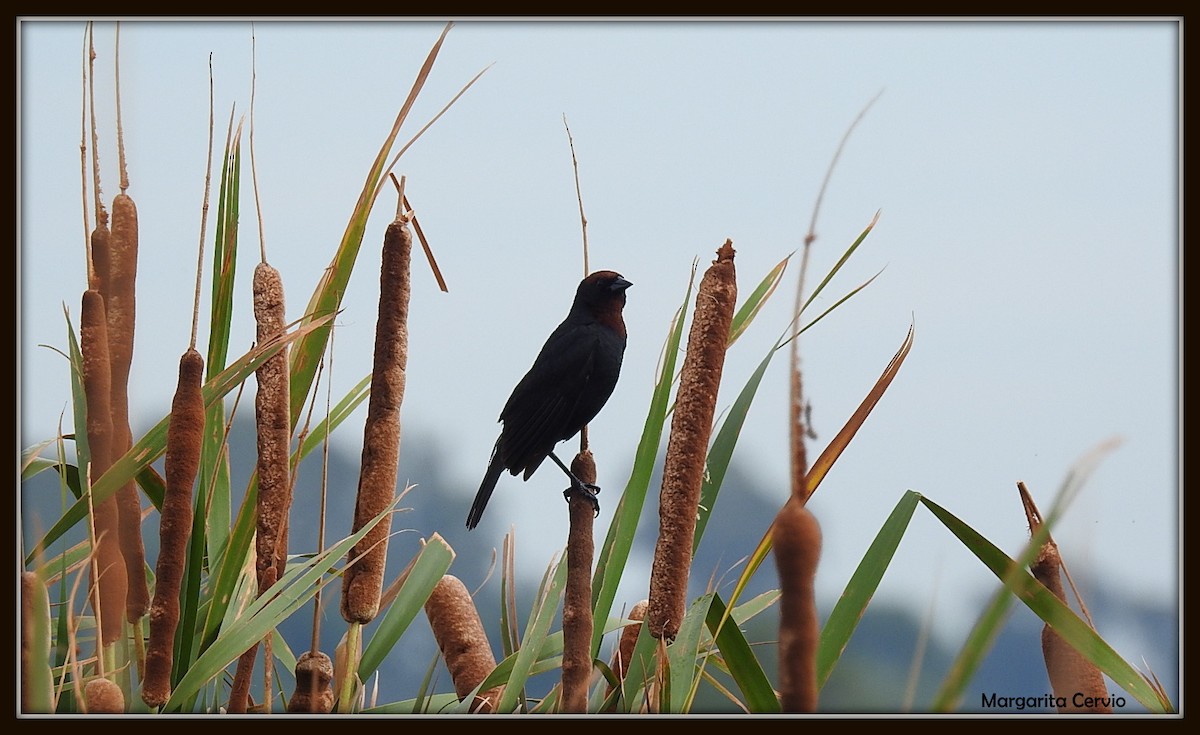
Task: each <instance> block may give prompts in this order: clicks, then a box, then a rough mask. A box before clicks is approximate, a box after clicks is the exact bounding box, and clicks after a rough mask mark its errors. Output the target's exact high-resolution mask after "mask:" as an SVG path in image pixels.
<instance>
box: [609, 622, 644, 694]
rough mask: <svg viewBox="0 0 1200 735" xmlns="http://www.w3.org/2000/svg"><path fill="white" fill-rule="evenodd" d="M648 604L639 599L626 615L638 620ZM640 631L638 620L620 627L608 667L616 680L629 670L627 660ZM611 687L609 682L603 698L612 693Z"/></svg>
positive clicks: (619, 679) (631, 657) (621, 678)
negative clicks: (618, 638) (615, 646)
mask: <svg viewBox="0 0 1200 735" xmlns="http://www.w3.org/2000/svg"><path fill="white" fill-rule="evenodd" d="M648 605H649V601H648V600H640V601H639V602H638V603H637V604H635V605H634V606H633V609H631V610H630V611H629V614H628V615H626V617H627V618H629V619H630V620H638V621H641V620H643V619H645V617H646V607H647V606H648ZM641 633H642V624H641V623H640V622H638V623H630V624H629V625H626V626H625V627H624V628H622V629H621V638H620V640H619V641H618V642H617V648H616V650H615V651H613V656H612V661H611V662H610V664H609V668H611V669H612V670H613V673H614V674H616V676H617V681H625V674H626V672H628V671H629V662H630V661H631V660H632V659H633V649H634V648H635V647H636V646H637V639H638V636H639V635H641ZM613 689H614V687H613V686H612V685H611V684H610V685H609V686H608V688H607V689H606V690H605V692H604V696H605V698H608V696H609V695H611V694H612V693H613Z"/></svg>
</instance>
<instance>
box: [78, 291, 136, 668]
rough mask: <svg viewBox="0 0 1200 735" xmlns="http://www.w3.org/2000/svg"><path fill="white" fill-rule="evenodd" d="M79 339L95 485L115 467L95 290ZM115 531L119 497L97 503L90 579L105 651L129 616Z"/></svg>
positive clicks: (104, 340) (104, 331) (104, 330)
mask: <svg viewBox="0 0 1200 735" xmlns="http://www.w3.org/2000/svg"><path fill="white" fill-rule="evenodd" d="M79 335H80V336H79V342H80V351H81V352H82V354H83V386H84V394H85V395H86V400H87V436H88V448H89V450H90V452H91V472H90V476H91V479H92V483H94V482H95V481H96V480H98V479H100V477H102V476H103V475H104V473H105V472H107V471H108V468H109V466H110V465H111V464H112V409H111V400H110V399H111V393H110V388H111V371H110V367H109V362H108V325H107V322H106V320H105V316H104V297H103V296H101V295H100V292H99V291H96V290H94V289H89V290H87V291H85V292H84V294H83V306H82V310H81V314H80V330H79ZM89 492H90V490H89ZM117 528H118V521H117V499H116V497H115V496H110V497H108V498H107V499H105V500H104V501H103V502H100V503H94V508H93V531H94V534H95V540H96V566H95V569H96V573H95V575H96V576H94V577H93V579H92V590H93V597H92V609H93V610H94V611H95V612H96V616H97V618H98V619H99V621H100V640H101V642H102V643H103V644H104V645H106V646H107V645H109V644H112V643H115V642H116V641H118V640H119V639H120V638H121V634H122V631H121V628H122V625H123V623H124V616H123V615H122V613H123V612H124V610H125V596H126V589H127V581H126V576H125V560H124V559H123V558H122V556H121V547H120V544H119V542H118V534H119V532H118V530H117Z"/></svg>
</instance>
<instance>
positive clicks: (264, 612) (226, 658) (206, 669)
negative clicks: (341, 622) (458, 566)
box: [164, 498, 399, 711]
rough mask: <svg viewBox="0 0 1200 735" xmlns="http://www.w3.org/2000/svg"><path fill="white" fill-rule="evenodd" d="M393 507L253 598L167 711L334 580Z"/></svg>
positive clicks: (196, 667)
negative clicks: (338, 569)
mask: <svg viewBox="0 0 1200 735" xmlns="http://www.w3.org/2000/svg"><path fill="white" fill-rule="evenodd" d="M397 500H399V499H398V498H397ZM394 508H395V502H393V503H392V504H391V505H389V506H388V508H387V509H386V510H385V511H384V512H383V513H380V514H379V515H378V516H376V517H375V518H373V519H372V520H371V522H370V523H368V524H366V525H365V526H364V527H363V528H362V529H361V530H359V532H358V533H355V534H352V535H350V536H347V537H346V538H344V539H342V540H341V541H339V542H337V543H335V544H333V545H332V546H330V547H329V548H328V549H326V550H325V551H323V552H321V553H320V554H317V555H316V556H314V557H313V558H312V559H309V560H308V561H306V562H305V563H303V564H297V565H295V566H294V567H293V568H290V569H288V570H287V572H286V573H285V574H284V575H283V578H282V579H280V580H279V581H278V582H277V583H276V584H275V585H274V586H272V587H271V589H270V590H268V592H267V594H264V595H262V596H260V597H258V598H257V599H255V600H254V601H253V602H251V603H250V604H249V605H248V606H247V607H246V609H245V611H244V612H243V613H242V614H241V615H240V616H238V617H237V619H236V620H235V621H234V622H233V623H232V624H231V625H229V626H228V627H226V628H223V629H222V631H221V635H220V636H219V637H218V638H217V640H216V641H215V642H214V643H213V645H212V646H210V647H209V648H208V649H207V650H206V651H204V653H203V654H201V655H200V656H199V657H198V658H197V659H196V661H195V662H194V663H193V664H192V666H191V667H190V668H189V669H188V670H187V673H186V674H185V675H184V676H183V678H182V679H181V680H180V681H179V683H178V684H177V685H176V687H175V690H174V691H173V692H172V694H171V699H170V701H168V702H167V704H166V705H164V711H178V709H179V707H180V704H181V703H182V702H185V701H188V700H190V699H191V698H192V697H194V696H195V695H196V694H197V693H198V692H199V690H200V689H201V688H202V687H203V686H205V685H206V684H207V682H208V681H209V680H210V679H212V678H213V677H214V676H217V675H219V674H220V673H221V672H222V671H223V670H224V669H225V667H226V666H228V665H229V664H230V663H232V662H233V661H235V660H237V658H238V657H239V656H240V655H241V654H242V653H244V652H245V651H246V650H247V649H249V648H250V646H252V645H253V644H254V643H256V642H258V641H260V640H262V639H263V637H265V636H266V634H267V633H268V632H269V631H271V630H273V629H275V628H277V627H279V625H281V624H282V623H283V621H284V620H286V619H287V618H288V617H289V616H290V615H292V614H293V613H294V612H296V611H297V610H299V609H300V608H301V607H303V606H304V604H305V603H307V602H308V601H309V600H310V599H312V597H313V595H314V594H316V592H317V590H318V589H320V588H321V587H323V586H324V585H326V584H328V583H329V582H330V581H332V580H334V579H336V578H337V575H336V573H334V568H335V567H336V566H337V564H338V562H339V561H341V560H342V559H343V558H344V557H345V555H346V554H347V553H348V552H349V551H350V549H351V547H353V546H354V544H356V543H358V541H359V540H361V539H362V537H363V536H365V535H366V533H367V531H369V530H370V529H371V528H374V526H375V524H376V523H378V522H379V521H380V520H381V519H383V518H384V517H385V516H387V514H389V513H391V512H392V511H393V510H394ZM326 575H329V576H328V577H326Z"/></svg>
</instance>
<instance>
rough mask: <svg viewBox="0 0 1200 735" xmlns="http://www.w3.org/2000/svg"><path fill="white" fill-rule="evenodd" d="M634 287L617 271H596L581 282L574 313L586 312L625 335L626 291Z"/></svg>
mask: <svg viewBox="0 0 1200 735" xmlns="http://www.w3.org/2000/svg"><path fill="white" fill-rule="evenodd" d="M632 285H633V284H632V283H630V282H629V281H627V280H625V278H624V277H622V276H621V274H620V273H617V272H616V271H596V272H595V273H592V274H591V275H589V276H588V277H587V278H584V279H583V280H582V281H580V282H579V288H578V289H576V290H575V303H574V305H573V306H572V311H575V310H579V309H582V310H586V311H588V312H589V313H591V315H592V316H594V317H595V318H596V319H597V320H599V321H601V322H604V323H605V324H608V325H609V326H610V327H612V328H613V329H614V330H616V331H618V332H619V333H621V334H622V335H624V334H625V322H624V320H623V319H622V318H621V310H622V309H623V308H624V307H625V289H627V288H629V287H630V286H632Z"/></svg>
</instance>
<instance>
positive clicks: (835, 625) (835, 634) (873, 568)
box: [817, 490, 921, 689]
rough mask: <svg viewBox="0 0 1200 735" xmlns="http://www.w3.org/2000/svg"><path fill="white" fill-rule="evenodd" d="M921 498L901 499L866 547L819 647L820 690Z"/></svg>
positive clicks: (906, 496)
mask: <svg viewBox="0 0 1200 735" xmlns="http://www.w3.org/2000/svg"><path fill="white" fill-rule="evenodd" d="M920 499H921V495H920V493H917V492H914V491H912V490H909V491H907V492H905V493H904V495H902V496H901V497H900V501H899V502H898V503H896V507H895V508H893V509H892V512H891V514H890V515H889V516H888V517H887V520H886V521H884V522H883V526H882V527H881V528H880V529H879V532H878V533H876V534H875V540H874V541H872V542H871V545H870V546H869V547H868V548H867V553H866V554H864V555H863V558H862V561H860V562H859V563H858V567H856V568H855V570H854V574H852V575H851V576H850V581H849V582H847V583H846V587H845V589H843V590H842V594H841V596H840V597H839V598H838V601H837V604H835V605H834V606H833V611H832V612H830V613H829V618H828V619H827V620H826V621H825V626H824V627H823V628H821V638H820V641H819V642H818V644H817V688H818V689H820V688H822V687H824V686H825V682H826V681H827V680H828V679H829V675H830V674H831V673H833V669H834V667H835V666H837V662H838V661H839V660H840V659H841V657H842V651H844V650H845V649H846V644H847V643H849V642H850V636H852V635H853V634H854V629H855V628H856V627H858V622H859V621H860V620H862V616H863V615H864V614H865V613H866V612H867V605H869V604H870V603H871V598H872V597H873V596H874V595H875V590H877V589H878V588H879V582H880V580H882V579H883V574H884V572H886V571H887V568H888V566H889V565H890V564H891V563H892V557H893V556H894V555H895V553H896V548H897V547H898V546H899V545H900V540H901V539H903V538H904V533H905V531H906V530H908V524H909V521H911V520H912V515H913V511H914V510H916V507H917V502H918V501H919V500H920Z"/></svg>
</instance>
